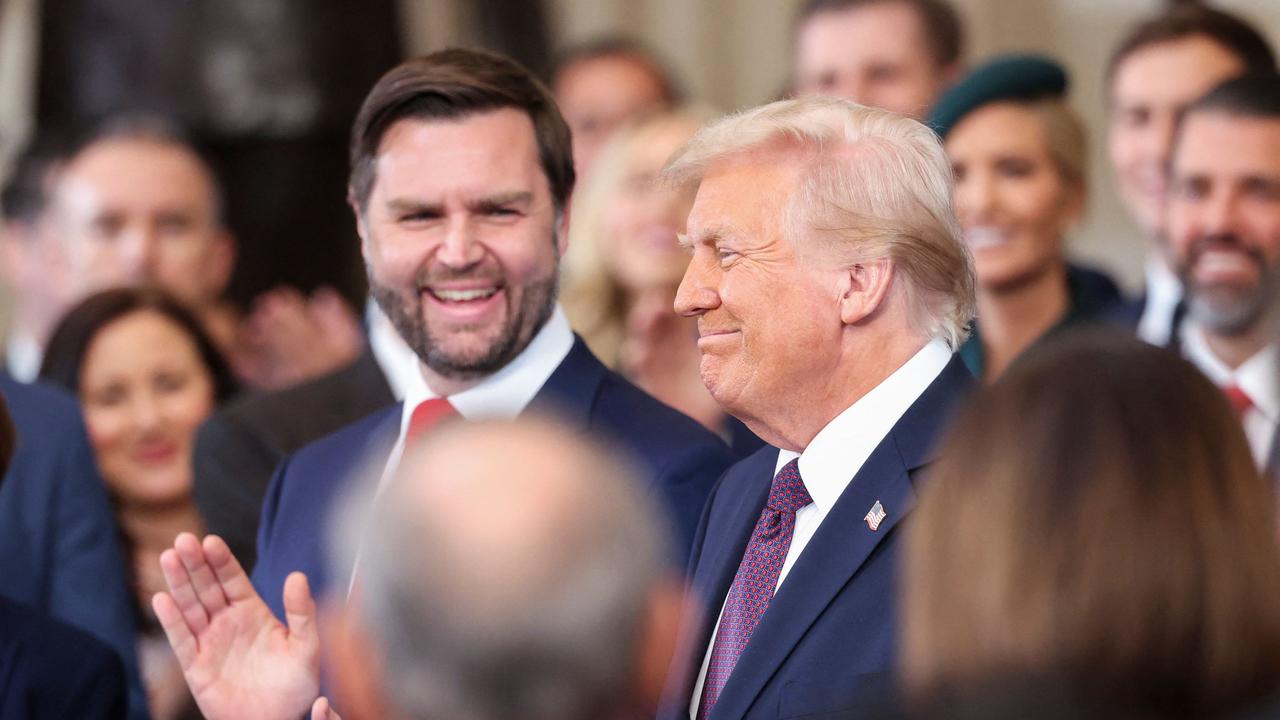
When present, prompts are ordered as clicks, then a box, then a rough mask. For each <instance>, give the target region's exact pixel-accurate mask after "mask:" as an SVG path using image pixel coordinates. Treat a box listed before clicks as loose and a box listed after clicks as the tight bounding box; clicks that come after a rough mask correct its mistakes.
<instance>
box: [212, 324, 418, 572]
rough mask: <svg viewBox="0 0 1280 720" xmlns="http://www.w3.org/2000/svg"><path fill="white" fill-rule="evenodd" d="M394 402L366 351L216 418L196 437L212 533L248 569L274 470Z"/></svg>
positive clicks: (249, 398)
mask: <svg viewBox="0 0 1280 720" xmlns="http://www.w3.org/2000/svg"><path fill="white" fill-rule="evenodd" d="M393 402H395V397H393V396H392V394H391V387H390V386H389V385H388V384H387V380H386V378H385V377H384V376H383V374H382V370H381V368H379V367H378V363H377V361H376V360H375V359H374V356H373V353H372V352H370V351H369V350H368V349H366V350H365V352H364V354H363V355H361V356H360V358H359V359H357V360H356V362H355V363H353V364H352V365H350V366H349V367H346V368H343V369H342V370H339V371H337V372H335V373H332V374H330V375H326V376H324V377H322V378H318V379H316V380H312V381H311V382H307V383H304V384H302V385H298V386H296V387H292V388H288V389H286V390H280V391H277V392H270V393H262V394H258V395H250V396H247V397H244V398H241V399H239V400H236V401H234V402H232V403H230V404H228V405H227V406H226V407H224V408H222V409H221V410H219V411H218V412H216V413H215V414H214V415H213V416H212V417H210V418H209V419H208V420H206V421H205V422H204V424H203V425H201V427H200V430H199V432H198V433H197V434H196V445H195V455H194V457H195V477H194V488H193V491H194V493H195V500H196V505H197V506H198V507H199V508H200V513H201V514H202V515H203V516H204V519H205V522H206V523H208V530H209V532H210V533H213V534H215V535H219V536H221V537H222V539H223V540H226V541H227V545H228V546H230V547H231V551H232V552H233V553H235V556H236V557H237V558H239V560H240V563H241V564H242V565H243V566H244V567H245V569H246V570H252V569H253V566H254V563H255V562H256V559H257V547H256V543H257V536H258V518H259V516H260V515H261V514H262V499H263V497H264V496H265V495H266V494H267V485H268V484H269V483H270V482H271V475H272V473H274V472H275V469H276V466H278V465H279V464H280V462H281V461H283V460H284V459H285V458H286V457H287V456H289V455H290V454H292V453H294V452H296V451H297V450H298V449H300V448H301V447H302V446H304V445H306V444H307V443H309V442H311V441H313V440H317V439H319V438H321V437H324V436H325V435H328V434H329V433H332V432H334V431H336V430H338V429H339V428H342V427H344V426H346V425H350V424H351V423H353V422H355V421H356V420H359V419H361V418H363V417H365V416H367V415H370V414H371V413H373V412H376V411H377V410H380V409H382V408H385V407H386V406H388V405H390V404H391V403H393Z"/></svg>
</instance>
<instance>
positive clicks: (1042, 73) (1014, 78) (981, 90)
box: [928, 55, 1067, 138]
mask: <svg viewBox="0 0 1280 720" xmlns="http://www.w3.org/2000/svg"><path fill="white" fill-rule="evenodd" d="M1066 94H1067V71H1066V69H1065V68H1063V67H1062V66H1061V65H1059V64H1058V63H1057V62H1055V61H1053V60H1050V59H1049V58H1047V57H1044V56H1043V55H1002V56H1000V57H997V58H995V59H993V60H989V61H987V62H985V63H983V64H982V65H979V66H978V67H976V68H974V69H973V70H972V71H970V72H969V74H968V75H965V76H964V79H962V80H961V81H960V82H958V83H956V84H955V85H953V86H952V87H951V88H950V89H949V90H947V91H946V92H945V93H943V94H942V97H941V98H939V99H938V102H937V104H935V105H934V106H933V112H931V113H930V114H929V123H928V125H929V127H931V128H933V130H934V132H936V133H938V136H939V137H942V138H945V137H946V136H947V133H949V132H951V130H952V129H953V128H955V126H956V125H957V124H958V123H959V122H960V121H961V120H962V119H964V117H965V116H966V115H968V114H969V113H971V112H973V111H974V110H977V109H978V108H980V107H982V106H983V105H989V104H991V103H993V102H1000V101H1002V100H1023V101H1031V100H1040V99H1042V98H1062V97H1065V96H1066Z"/></svg>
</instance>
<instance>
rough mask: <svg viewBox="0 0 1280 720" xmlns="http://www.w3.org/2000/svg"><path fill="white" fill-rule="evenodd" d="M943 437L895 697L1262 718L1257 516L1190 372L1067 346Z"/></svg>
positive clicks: (1269, 656) (1266, 511)
mask: <svg viewBox="0 0 1280 720" xmlns="http://www.w3.org/2000/svg"><path fill="white" fill-rule="evenodd" d="M953 427H954V428H955V430H954V431H953V434H952V436H951V437H950V438H949V440H948V442H947V444H946V445H945V447H944V449H943V451H942V452H941V453H940V457H941V458H942V460H940V461H939V463H938V465H937V466H936V468H935V469H934V472H933V475H932V477H931V478H930V482H929V484H928V485H927V487H926V488H925V490H924V492H923V495H922V498H921V500H920V504H919V507H918V509H917V510H916V512H915V516H914V518H913V520H912V526H911V528H910V530H909V533H910V534H909V541H908V555H907V566H906V573H905V592H904V595H903V599H904V606H903V616H904V623H903V629H904V637H903V675H904V680H905V683H906V687H907V689H908V691H909V695H910V696H911V697H913V698H915V699H916V700H917V701H919V700H920V699H922V698H929V697H934V696H936V695H937V694H939V693H942V694H945V695H949V696H950V697H952V698H954V697H956V696H960V697H965V696H968V697H971V698H972V697H973V696H974V695H975V694H977V695H978V696H979V701H982V702H986V701H989V700H990V698H991V697H992V692H993V688H1000V687H1002V686H1003V687H1004V688H1006V689H1010V690H1023V691H1025V690H1026V688H1027V687H1033V686H1034V682H1039V681H1041V680H1043V681H1047V682H1048V684H1047V685H1046V687H1052V688H1055V690H1059V691H1064V692H1065V696H1067V697H1071V698H1073V700H1074V701H1077V702H1078V703H1079V704H1080V705H1082V706H1085V707H1089V708H1094V707H1096V708H1097V711H1096V712H1094V711H1090V712H1088V713H1086V714H1084V715H1082V716H1088V717H1102V716H1106V717H1126V718H1129V717H1160V718H1182V717H1186V718H1193V717H1194V718H1220V717H1238V716H1239V715H1240V713H1242V712H1247V711H1248V710H1250V709H1251V708H1254V707H1256V705H1257V703H1267V702H1269V701H1274V700H1275V699H1276V696H1277V693H1278V692H1280V603H1277V602H1276V599H1277V598H1280V551H1278V550H1277V547H1276V542H1275V524H1274V499H1273V497H1272V494H1271V492H1270V490H1269V488H1268V486H1267V484H1266V483H1265V482H1264V481H1263V479H1262V478H1261V477H1260V476H1259V474H1258V472H1257V470H1256V468H1255V467H1254V464H1253V461H1252V459H1251V457H1250V455H1249V448H1248V445H1247V444H1246V442H1245V438H1244V435H1243V433H1242V432H1241V430H1240V424H1239V422H1238V421H1237V420H1236V417H1235V415H1234V413H1233V412H1232V410H1231V408H1230V407H1229V406H1228V405H1227V402H1226V400H1225V399H1224V398H1223V397H1222V393H1221V392H1220V391H1219V390H1218V389H1217V388H1215V387H1214V386H1213V385H1212V384H1211V383H1210V382H1209V381H1207V380H1206V379H1205V378H1204V377H1203V376H1202V375H1201V374H1200V373H1199V372H1198V371H1196V369H1195V368H1193V367H1192V366H1191V365H1189V364H1188V363H1186V362H1185V361H1183V360H1181V359H1179V358H1177V357H1175V356H1173V355H1172V354H1170V353H1168V352H1166V351H1164V350H1160V349H1157V348H1154V347H1151V346H1148V345H1146V344H1144V343H1141V342H1139V341H1137V340H1133V339H1131V338H1127V337H1120V336H1113V335H1107V334H1091V333H1086V334H1085V335H1081V336H1077V337H1075V338H1071V339H1066V340H1063V341H1062V342H1058V341H1054V342H1053V343H1049V344H1047V345H1045V346H1042V347H1038V348H1036V349H1034V350H1032V351H1031V352H1029V353H1028V354H1027V355H1026V356H1024V357H1023V358H1022V359H1021V360H1019V362H1018V363H1016V364H1014V365H1013V366H1012V367H1011V368H1010V370H1009V371H1008V372H1007V373H1006V374H1005V375H1004V377H1003V378H1001V380H1000V381H999V382H997V383H996V384H995V385H994V386H992V387H991V388H989V389H987V390H986V391H985V392H983V393H982V394H980V395H979V396H978V397H976V398H975V399H974V401H973V402H972V404H971V405H970V406H969V407H968V408H967V409H966V410H965V411H964V412H963V413H961V415H960V416H959V417H958V418H957V419H956V422H955V424H954V425H953ZM1032 681H1034V682H1032ZM1028 683H1030V684H1028ZM1028 697H1034V695H1029V696H1028ZM1028 716H1034V715H1028Z"/></svg>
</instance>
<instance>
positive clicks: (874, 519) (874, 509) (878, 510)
mask: <svg viewBox="0 0 1280 720" xmlns="http://www.w3.org/2000/svg"><path fill="white" fill-rule="evenodd" d="M887 516H888V513H886V512H885V511H884V506H883V505H881V504H880V501H879V500H877V501H876V504H875V505H872V506H871V509H870V510H868V511H867V516H866V517H864V518H862V519H863V520H865V521H866V522H867V527H869V528H871V532H875V531H877V530H879V529H880V523H882V522H884V519H885V517H887Z"/></svg>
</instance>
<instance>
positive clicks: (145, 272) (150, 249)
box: [120, 226, 160, 283]
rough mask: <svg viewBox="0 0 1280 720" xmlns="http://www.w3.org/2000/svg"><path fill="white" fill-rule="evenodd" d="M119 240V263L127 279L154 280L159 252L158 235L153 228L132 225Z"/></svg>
mask: <svg viewBox="0 0 1280 720" xmlns="http://www.w3.org/2000/svg"><path fill="white" fill-rule="evenodd" d="M120 240H121V242H120V264H121V266H122V268H123V270H124V273H125V276H126V278H127V279H128V281H130V282H135V283H138V282H148V281H153V280H155V279H156V278H155V276H156V273H157V271H158V266H159V254H160V252H159V251H160V237H159V234H158V233H157V232H156V231H155V229H154V228H149V227H143V226H138V227H133V228H130V229H128V230H127V231H125V233H124V236H123V237H121V238H120Z"/></svg>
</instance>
